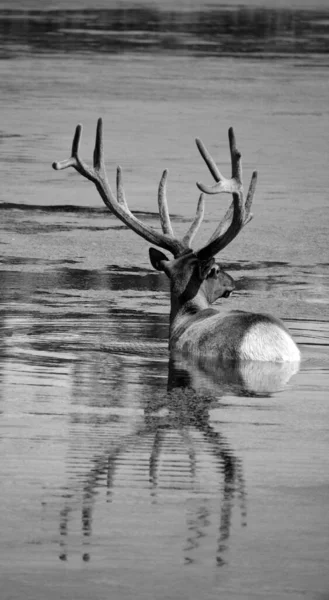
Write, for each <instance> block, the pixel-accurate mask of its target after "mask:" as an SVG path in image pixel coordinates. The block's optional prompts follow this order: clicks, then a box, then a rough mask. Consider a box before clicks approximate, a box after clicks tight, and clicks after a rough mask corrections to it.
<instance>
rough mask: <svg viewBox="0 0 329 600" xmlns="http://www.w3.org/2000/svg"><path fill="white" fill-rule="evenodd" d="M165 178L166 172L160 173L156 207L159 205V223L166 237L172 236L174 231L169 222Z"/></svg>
mask: <svg viewBox="0 0 329 600" xmlns="http://www.w3.org/2000/svg"><path fill="white" fill-rule="evenodd" d="M167 177H168V170H167V169H165V170H164V171H163V173H162V177H161V179H160V183H159V189H158V205H159V215H160V223H161V227H162V231H163V233H167V234H168V235H172V236H173V235H174V231H173V228H172V225H171V222H170V216H169V210H168V202H167V193H166V192H167Z"/></svg>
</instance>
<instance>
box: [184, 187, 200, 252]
mask: <svg viewBox="0 0 329 600" xmlns="http://www.w3.org/2000/svg"><path fill="white" fill-rule="evenodd" d="M204 205H205V197H204V194H200V197H199V201H198V205H197V209H196V213H195V217H194V220H193V223H191V225H190V227H189V229H188V231H187V232H186V234H185V235H184V237H183V243H184V244H186V245H187V246H190V244H191V242H192V240H193V238H194V236H195V234H196V232H197V231H198V229H199V227H200V225H201V223H202V220H203V216H204Z"/></svg>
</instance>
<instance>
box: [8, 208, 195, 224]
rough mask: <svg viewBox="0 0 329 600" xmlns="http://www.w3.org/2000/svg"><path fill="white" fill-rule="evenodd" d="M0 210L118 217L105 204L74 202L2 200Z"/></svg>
mask: <svg viewBox="0 0 329 600" xmlns="http://www.w3.org/2000/svg"><path fill="white" fill-rule="evenodd" d="M0 210H8V211H11V210H20V211H24V212H40V213H45V214H48V213H50V214H52V213H76V214H83V215H84V214H87V215H88V214H92V215H100V216H103V215H106V216H107V217H109V218H113V219H116V218H117V217H115V216H114V215H113V214H112V213H111V211H110V210H109V209H108V208H105V207H103V206H94V207H91V206H80V205H78V204H77V205H74V204H66V205H58V204H55V205H51V206H45V205H40V204H30V203H29V204H25V203H16V202H0ZM131 212H132V213H133V214H134V215H136V216H138V217H139V218H142V219H144V220H148V219H150V220H154V219H155V220H158V219H159V213H155V212H151V211H143V210H134V211H131ZM170 219H174V220H175V219H176V220H178V221H179V220H180V219H181V217H180V216H179V215H177V214H170ZM187 220H188V219H187ZM111 229H128V227H127V226H126V225H117V226H112V227H111Z"/></svg>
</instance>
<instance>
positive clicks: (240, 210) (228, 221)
mask: <svg viewBox="0 0 329 600" xmlns="http://www.w3.org/2000/svg"><path fill="white" fill-rule="evenodd" d="M228 135H229V143H230V153H231V164H232V177H231V179H226V178H225V177H223V175H222V174H221V173H220V171H219V170H218V168H217V165H216V163H215V162H214V160H213V158H212V157H211V155H210V153H209V152H208V150H206V148H205V146H204V145H203V144H202V142H201V143H200V140H197V147H198V149H199V151H200V154H201V156H202V158H203V159H204V161H205V163H206V164H207V166H208V168H209V170H210V172H211V174H212V175H213V177H214V179H215V180H216V182H217V183H215V185H214V186H207V185H204V184H202V183H197V186H198V187H199V189H201V190H202V191H204V192H205V193H208V194H218V193H220V192H230V193H231V194H232V195H233V200H232V203H231V205H230V206H229V208H228V210H227V211H226V213H225V215H224V217H223V219H222V220H221V221H220V223H219V224H218V226H217V227H216V230H215V232H214V233H213V235H212V236H211V238H210V240H209V242H208V243H207V245H206V246H204V247H203V248H201V249H200V250H199V251H198V252H197V256H198V257H199V258H202V259H205V258H207V257H210V256H214V255H215V254H217V253H218V252H220V250H222V249H223V248H225V246H227V245H228V244H229V243H230V242H231V241H232V240H233V239H234V238H235V237H236V236H237V235H238V233H239V231H240V230H241V229H242V228H243V227H244V225H246V224H247V223H248V222H249V221H250V220H251V219H252V214H251V212H250V210H251V204H252V200H253V196H254V192H255V188H256V182H257V172H256V171H254V172H253V174H252V178H251V182H250V185H249V190H248V194H247V199H246V201H245V200H244V194H243V186H242V164H241V153H240V152H239V150H238V149H237V147H236V139H235V135H234V131H233V128H232V127H230V129H229V131H228Z"/></svg>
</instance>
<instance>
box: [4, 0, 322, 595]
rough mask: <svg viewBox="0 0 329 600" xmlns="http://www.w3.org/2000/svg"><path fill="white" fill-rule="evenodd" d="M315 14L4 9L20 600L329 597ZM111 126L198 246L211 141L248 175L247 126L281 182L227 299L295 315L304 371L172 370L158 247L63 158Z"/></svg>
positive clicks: (265, 164)
mask: <svg viewBox="0 0 329 600" xmlns="http://www.w3.org/2000/svg"><path fill="white" fill-rule="evenodd" d="M281 4H282V3H280V6H281ZM293 4H294V5H296V4H298V2H297V3H296V2H295V3H293ZM299 4H300V5H299V6H295V7H294V8H292V7H291V8H289V9H287V8H285V7H284V6H283V7H282V8H281V9H280V10H279V9H278V8H273V7H272V8H270V7H267V8H266V9H265V8H264V7H262V6H261V3H259V2H254V3H251V4H250V3H249V4H248V8H246V7H242V6H238V5H236V6H235V3H232V5H231V6H230V7H228V6H224V5H223V6H220V5H219V4H218V5H216V7H215V6H211V5H210V4H209V5H205V4H204V5H203V4H201V3H198V2H197V1H196V0H195V1H193V2H176V3H175V4H170V3H168V8H166V7H165V8H163V6H162V7H161V6H160V3H157V2H154V3H150V2H146V3H145V5H141V4H140V3H135V2H131V3H130V4H128V3H127V2H120V1H118V2H115V3H114V2H113V4H112V5H111V3H109V2H105V1H103V2H99V3H98V4H97V6H98V7H99V10H96V9H95V8H92V6H93V5H92V4H91V3H88V2H87V1H85V2H81V3H80V6H79V3H77V2H74V1H72V2H71V3H70V2H65V3H64V2H61V1H59V2H57V3H56V4H55V5H54V4H53V3H50V2H47V1H45V2H44V3H43V4H42V10H40V7H39V6H38V5H39V3H37V2H33V1H32V0H31V1H30V0H28V1H27V2H25V3H24V10H22V3H20V2H13V1H11V2H10V3H9V2H8V3H6V2H1V3H0V8H1V10H0V29H1V41H0V74H1V77H0V86H1V95H0V106H1V125H0V144H1V153H0V164H1V174H2V177H1V197H0V201H1V204H0V208H1V239H0V244H1V255H0V262H1V266H0V268H1V289H0V384H1V387H0V411H1V414H0V440H1V455H2V459H1V466H0V472H1V511H0V530H1V542H2V543H1V547H0V572H1V599H2V600H9V599H10V600H13V599H23V598H24V599H26V598H27V599H31V600H32V599H33V600H39V599H40V600H45V599H47V600H48V599H49V600H53V599H54V600H55V599H56V600H58V599H66V598H76V599H79V600H80V599H82V600H83V599H87V598H97V600H103V599H104V600H105V599H108V598H115V599H120V600H125V599H127V600H128V599H140V600H145V599H152V600H153V599H156V600H162V599H166V600H168V599H172V600H176V599H177V598H186V599H188V600H199V599H201V598H202V600H213V599H215V598H216V599H217V598H219V597H220V598H225V599H226V598H232V599H240V598H243V599H245V598H248V599H249V598H250V599H254V598H260V599H263V598H269V599H280V600H281V599H285V598H287V599H289V600H290V599H293V600H295V599H300V598H307V599H311V598H312V599H315V600H324V599H325V598H328V593H329V571H328V559H329V511H328V491H329V429H328V419H329V404H328V389H329V363H328V357H329V351H328V347H329V245H328V232H329V210H328V191H327V190H328V156H329V152H328V150H329V141H328V140H329V126H328V123H329V120H328V112H329V111H328V97H329V77H328V75H329V12H326V8H325V4H323V3H322V8H321V6H320V3H319V4H318V6H317V8H316V7H315V6H313V7H312V10H310V9H309V8H307V7H305V2H304V3H303V2H300V3H299ZM302 4H304V7H303V6H302ZM277 6H278V5H277ZM99 116H102V117H103V119H104V129H105V134H104V135H105V141H104V143H105V152H106V161H107V171H108V177H109V180H110V181H111V183H112V184H113V183H114V181H115V168H116V165H117V164H121V165H122V167H123V173H124V181H125V189H126V192H127V198H128V202H129V206H130V208H131V209H132V210H133V211H134V212H136V214H137V216H139V218H141V219H143V220H145V221H146V222H148V223H150V224H152V225H153V226H155V227H157V226H158V217H157V209H156V196H157V184H158V181H159V178H160V176H161V173H162V170H163V169H164V168H165V167H166V168H168V169H169V171H170V174H169V183H168V198H169V204H170V209H171V214H172V223H173V226H174V229H175V232H176V233H177V234H178V235H183V233H184V232H185V231H186V230H187V228H188V223H189V221H190V219H191V218H192V217H193V214H194V211H195V205H196V201H197V198H198V193H197V190H196V187H195V182H196V181H198V180H201V181H204V182H206V183H209V182H210V176H209V174H208V172H207V171H206V169H205V167H204V165H203V164H202V162H201V160H200V157H199V156H198V153H197V150H196V148H195V144H194V138H195V137H196V136H198V137H201V138H202V139H203V140H204V142H205V143H206V144H207V146H209V148H211V149H212V152H213V154H214V155H215V156H216V158H218V163H219V165H220V166H221V168H222V170H223V172H224V173H229V170H230V164H229V162H230V161H229V148H228V141H227V130H228V127H229V126H231V125H233V126H234V128H235V132H236V135H237V140H238V144H239V149H240V150H241V151H242V157H243V164H244V178H245V184H246V185H247V183H248V180H249V178H250V175H251V172H252V170H253V169H255V168H257V170H258V172H259V183H258V187H257V191H256V195H255V199H254V209H253V212H254V219H253V221H252V222H251V224H249V225H248V226H247V227H246V229H244V231H243V232H242V233H241V235H240V236H239V237H238V238H237V239H236V240H235V241H234V242H233V243H232V244H231V245H230V246H229V247H228V248H226V249H225V250H224V251H223V253H222V255H220V259H221V261H222V263H223V265H224V267H225V268H226V269H227V271H228V272H229V273H230V274H231V275H232V276H233V277H234V279H235V280H236V284H237V289H236V292H235V294H234V295H233V296H232V297H231V298H230V299H228V300H225V301H223V304H224V303H225V309H227V308H232V309H237V308H242V309H244V310H255V311H257V310H259V311H266V312H270V313H272V314H275V315H276V316H278V317H280V318H282V319H283V320H284V322H285V323H286V324H287V326H288V327H289V329H290V331H291V332H292V335H293V337H294V338H295V339H296V341H297V343H298V344H299V346H300V349H301V353H302V362H301V365H300V369H299V371H297V369H296V368H290V367H289V366H285V365H283V366H281V367H276V368H274V367H270V366H268V365H261V366H259V365H244V366H243V367H241V368H235V369H233V368H232V369H231V370H230V369H227V368H226V369H222V368H220V367H218V365H217V366H216V368H215V367H213V366H212V365H211V364H203V365H200V364H199V365H195V364H189V363H187V362H182V361H179V360H178V361H176V362H173V361H171V362H170V364H169V357H168V353H167V340H168V313H169V297H168V282H167V280H166V278H165V276H164V275H161V274H158V273H157V272H155V271H153V270H152V267H151V265H150V264H149V262H148V245H147V243H146V242H144V241H143V240H142V239H141V238H138V237H137V236H136V234H133V233H132V232H130V231H128V230H127V229H126V228H125V227H124V226H123V224H122V223H121V222H119V221H117V220H116V219H115V218H114V217H113V216H112V215H110V214H109V213H108V212H107V211H106V209H105V208H104V207H103V206H102V203H101V200H100V198H99V197H98V195H97V192H96V190H95V189H94V187H93V186H92V184H90V183H89V182H87V181H86V180H82V178H81V177H80V176H79V175H78V174H77V173H76V172H73V171H72V172H70V170H68V171H63V172H55V171H53V170H52V169H51V163H52V162H53V161H54V160H61V159H64V158H66V157H68V156H69V152H70V146H71V141H72V136H73V132H74V128H75V126H76V124H77V123H78V122H81V123H83V125H84V134H83V140H82V147H81V152H82V154H83V156H84V157H85V159H86V161H90V160H91V157H92V150H93V140H94V132H95V125H96V121H97V118H98V117H99ZM227 202H228V200H227V199H226V198H225V197H222V196H212V197H209V198H207V205H206V214H205V219H204V224H203V226H202V229H201V232H200V235H199V237H198V240H197V243H196V246H198V245H199V246H200V245H202V243H204V242H205V241H207V239H208V238H209V236H210V235H211V233H212V231H213V230H214V228H215V226H216V223H217V221H218V219H219V218H220V215H221V214H222V211H223V210H224V209H225V207H226V205H227ZM220 308H221V307H220V302H219V303H218V309H219V310H220Z"/></svg>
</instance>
